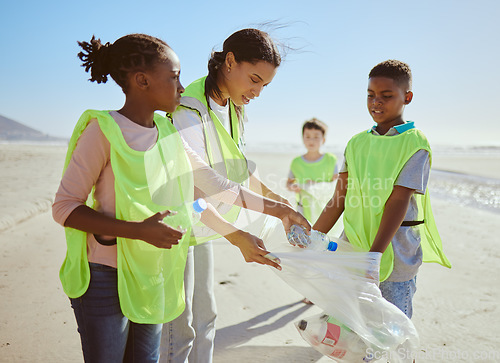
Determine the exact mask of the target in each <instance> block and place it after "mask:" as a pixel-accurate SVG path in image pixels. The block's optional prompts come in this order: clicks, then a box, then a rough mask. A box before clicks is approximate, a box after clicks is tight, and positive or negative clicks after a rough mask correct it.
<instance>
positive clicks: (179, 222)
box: [163, 198, 207, 231]
mask: <svg viewBox="0 0 500 363" xmlns="http://www.w3.org/2000/svg"><path fill="white" fill-rule="evenodd" d="M205 209H207V202H206V201H205V199H203V198H199V199H196V200H195V201H194V202H193V203H191V204H189V205H187V206H186V210H185V211H178V212H177V213H176V214H171V215H168V216H166V217H165V218H164V219H163V222H165V223H166V224H168V225H169V226H170V227H173V228H177V229H179V230H181V231H186V230H187V229H188V228H189V227H191V226H192V225H194V224H196V223H198V221H199V220H200V218H201V213H202V212H203V211H204V210H205ZM185 213H190V214H191V215H190V217H191V224H188V225H186V224H185V223H184V222H183V221H185V220H186V218H185V217H186V215H185Z"/></svg>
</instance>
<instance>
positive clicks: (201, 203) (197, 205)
mask: <svg viewBox="0 0 500 363" xmlns="http://www.w3.org/2000/svg"><path fill="white" fill-rule="evenodd" d="M193 209H194V210H195V212H198V213H201V212H203V211H204V210H205V209H207V202H206V201H205V199H203V198H198V199H196V200H195V201H194V202H193Z"/></svg>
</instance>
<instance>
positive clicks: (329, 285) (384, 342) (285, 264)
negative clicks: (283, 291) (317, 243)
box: [260, 217, 419, 363]
mask: <svg viewBox="0 0 500 363" xmlns="http://www.w3.org/2000/svg"><path fill="white" fill-rule="evenodd" d="M260 238H261V239H262V240H263V241H264V243H265V245H266V248H267V249H268V250H269V251H272V254H273V255H274V256H275V257H277V258H279V260H280V261H281V267H282V271H277V270H276V271H275V272H276V273H277V275H278V276H279V277H280V278H282V279H283V280H284V281H285V282H286V283H287V284H288V285H290V286H291V287H292V288H294V289H295V290H296V291H298V292H299V293H300V294H302V295H303V296H305V297H307V298H308V299H309V300H311V301H312V302H313V303H314V304H315V305H316V306H318V307H319V308H321V309H323V310H324V313H323V314H322V315H326V316H328V319H329V318H332V319H333V320H334V321H336V322H338V323H339V324H340V325H339V324H337V325H339V326H344V327H346V328H347V329H349V330H350V331H351V332H353V333H354V334H355V335H357V337H359V339H360V341H362V343H360V344H361V345H360V346H361V347H362V348H363V347H365V346H366V349H365V351H366V354H365V355H363V357H361V358H360V359H359V361H360V362H363V359H365V360H364V361H376V360H377V359H380V358H382V359H387V360H389V361H390V362H391V363H397V362H406V361H409V362H411V361H412V360H413V358H412V357H414V356H415V355H416V353H417V350H418V347H419V339H418V333H417V331H416V329H415V326H414V325H413V323H412V322H411V320H410V319H408V317H407V316H406V315H405V314H404V313H403V312H402V311H401V310H399V309H398V308H397V307H396V306H394V305H393V304H391V303H389V302H388V301H387V300H385V299H384V298H383V297H382V294H381V292H380V290H379V288H378V270H379V266H380V257H381V254H380V253H374V252H362V251H356V250H355V249H354V248H353V246H352V245H351V244H349V243H347V242H345V241H342V240H339V239H335V238H334V237H332V236H330V239H332V240H334V241H336V242H337V243H338V248H337V250H336V251H335V252H332V251H314V250H309V249H302V248H298V247H294V246H291V245H290V244H289V243H288V240H287V238H286V235H285V231H284V229H283V226H282V225H281V223H279V220H277V219H276V218H272V217H269V218H267V219H266V220H265V223H264V225H263V228H262V231H261V233H260ZM273 270H275V269H273ZM318 319H319V318H318V317H311V318H310V319H305V320H306V322H308V320H310V321H311V322H312V321H315V320H318ZM297 324H300V322H298V323H297ZM297 327H298V325H297ZM322 329H323V328H322ZM345 331H346V332H347V330H345ZM299 332H300V329H299ZM321 333H322V332H318V333H317V334H316V335H318V336H319V335H321ZM308 334H309V333H308ZM301 335H302V336H303V337H304V338H306V336H307V335H305V334H304V330H303V331H302V332H301ZM306 340H307V339H306ZM307 341H308V342H309V343H310V344H311V345H312V346H313V347H314V348H315V349H317V350H318V351H320V352H321V353H323V354H325V355H327V356H328V357H330V358H332V359H334V360H337V361H338V362H353V361H354V362H356V361H358V360H350V358H347V359H345V358H342V357H341V356H340V355H341V354H337V355H333V354H334V353H333V352H334V351H335V349H332V350H331V354H326V353H325V350H322V349H321V348H325V347H323V346H322V345H320V344H316V345H315V344H314V343H313V340H307ZM363 344H364V345H363ZM357 347H358V348H359V345H358V346H357ZM330 348H332V347H330ZM330 348H328V349H330ZM333 348H335V346H333ZM337 348H339V349H337V350H341V349H343V348H342V347H340V346H339V347H337ZM358 348H356V352H357V351H358V350H359V349H358ZM347 352H350V353H353V352H354V351H352V350H351V351H349V350H346V354H345V356H346V357H348V355H347ZM354 353H355V352H354ZM360 354H361V353H360Z"/></svg>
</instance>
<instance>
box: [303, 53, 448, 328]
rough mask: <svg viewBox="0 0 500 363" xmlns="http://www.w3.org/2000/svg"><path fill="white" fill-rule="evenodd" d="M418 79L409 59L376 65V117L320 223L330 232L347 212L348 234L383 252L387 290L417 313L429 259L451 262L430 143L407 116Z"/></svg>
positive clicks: (351, 147)
mask: <svg viewBox="0 0 500 363" xmlns="http://www.w3.org/2000/svg"><path fill="white" fill-rule="evenodd" d="M411 81H412V77H411V71H410V67H409V66H408V65H407V64H406V63H403V62H401V61H397V60H387V61H385V62H382V63H380V64H378V65H376V66H375V67H374V68H373V69H372V70H371V72H370V74H369V81H368V96H367V106H368V111H369V113H370V115H371V116H372V118H373V120H374V121H375V123H376V125H375V126H374V127H373V128H371V129H370V130H368V131H363V132H361V133H359V134H357V135H355V136H354V137H353V138H352V139H351V140H350V141H349V142H348V144H347V147H346V150H345V154H344V156H345V158H344V164H343V166H342V168H341V170H340V173H339V180H338V182H337V187H336V189H335V192H334V194H333V197H332V199H331V200H330V202H329V203H328V205H327V207H326V208H325V209H324V210H323V213H322V214H321V216H320V217H319V219H318V221H317V222H316V224H315V225H314V226H313V228H314V229H315V230H319V231H321V232H324V233H327V232H328V231H329V230H330V229H331V228H332V226H333V225H334V224H335V222H336V221H337V219H338V218H339V217H340V215H341V214H342V213H344V217H343V222H344V232H343V233H342V236H341V237H342V238H344V239H346V240H348V241H349V242H350V243H352V244H353V245H355V246H358V247H360V248H361V249H363V250H366V251H371V252H379V253H382V259H381V263H380V281H381V282H380V290H381V292H382V296H384V298H386V299H387V300H388V301H390V302H391V303H393V304H394V305H396V306H397V307H398V308H399V309H400V310H402V311H403V312H404V313H405V314H406V315H407V316H408V317H410V318H411V316H412V312H413V311H412V299H413V294H414V293H415V290H416V275H417V272H418V268H419V266H420V265H421V264H422V262H437V263H439V264H441V265H443V266H446V267H451V265H450V262H449V261H448V259H447V258H446V256H445V255H444V253H443V250H442V244H441V239H440V237H439V234H438V232H437V228H436V224H435V222H434V218H433V215H432V210H431V207H430V200H429V192H428V190H427V181H428V179H429V171H430V165H431V160H432V155H431V149H430V147H429V143H428V142H427V139H426V138H425V136H424V135H423V133H422V132H421V131H419V130H417V129H416V128H415V126H414V123H413V122H405V121H404V120H403V111H404V108H405V106H406V105H408V104H409V103H410V102H411V100H412V97H413V93H412V91H411Z"/></svg>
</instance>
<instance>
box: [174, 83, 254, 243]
mask: <svg viewBox="0 0 500 363" xmlns="http://www.w3.org/2000/svg"><path fill="white" fill-rule="evenodd" d="M205 79H206V77H203V78H200V79H198V80H196V81H194V82H193V83H191V84H190V85H189V86H187V87H186V90H185V91H184V93H183V95H182V99H181V106H180V107H184V108H187V109H190V110H192V111H194V112H196V113H198V115H199V117H200V119H201V124H202V127H203V132H204V137H205V151H206V155H207V159H208V162H209V165H210V166H211V167H212V168H213V169H215V170H216V171H217V172H218V173H219V174H221V175H222V176H224V177H225V178H227V179H230V180H232V181H235V182H237V183H239V184H243V185H246V186H248V178H249V173H248V165H247V160H246V158H245V156H244V155H243V153H242V152H241V150H240V149H239V146H238V143H239V141H240V140H241V135H240V125H239V120H238V116H237V114H236V111H235V109H234V105H233V104H232V102H230V115H231V128H232V130H233V135H230V134H229V132H228V131H227V130H226V129H225V128H224V126H223V125H222V123H221V122H220V120H219V118H218V117H217V115H216V114H215V113H214V112H213V111H212V110H211V109H210V108H209V107H208V104H207V101H206V98H205ZM207 199H208V201H209V202H210V203H211V204H212V205H214V207H215V208H216V209H217V211H218V212H219V213H220V214H221V215H222V216H223V217H224V219H226V220H227V221H228V222H229V223H234V222H235V221H236V219H237V218H238V215H239V212H240V210H241V208H240V207H238V206H234V205H233V206H229V205H227V204H224V203H220V202H218V201H216V200H214V199H212V198H207ZM193 231H194V234H195V235H198V237H193V238H192V239H191V245H196V244H200V243H203V242H206V241H210V240H213V239H217V238H220V237H221V236H220V235H219V234H215V232H214V231H213V230H212V229H211V228H209V227H206V226H205V225H204V224H202V223H201V222H200V223H198V224H197V225H195V226H194V227H193ZM207 234H210V235H209V236H206V235H207Z"/></svg>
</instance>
